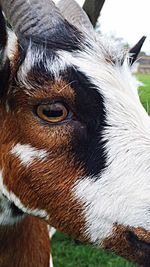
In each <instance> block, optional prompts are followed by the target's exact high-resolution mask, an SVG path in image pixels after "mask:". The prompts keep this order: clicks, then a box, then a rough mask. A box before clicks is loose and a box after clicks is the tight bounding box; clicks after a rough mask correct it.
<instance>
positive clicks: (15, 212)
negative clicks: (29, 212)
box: [10, 203, 24, 217]
mask: <svg viewBox="0 0 150 267" xmlns="http://www.w3.org/2000/svg"><path fill="white" fill-rule="evenodd" d="M10 208H11V212H12V216H13V217H18V216H23V215H24V213H23V211H22V210H20V209H19V208H18V207H17V206H16V205H15V204H14V203H11V204H10Z"/></svg>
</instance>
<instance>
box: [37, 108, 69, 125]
mask: <svg viewBox="0 0 150 267" xmlns="http://www.w3.org/2000/svg"><path fill="white" fill-rule="evenodd" d="M36 113H37V115H38V117H39V118H40V119H42V120H44V121H46V122H49V123H57V122H62V121H64V120H65V119H66V118H67V116H68V110H67V108H66V107H65V106H64V105H63V104H62V103H54V104H49V105H46V104H41V105H39V106H38V107H37V110H36Z"/></svg>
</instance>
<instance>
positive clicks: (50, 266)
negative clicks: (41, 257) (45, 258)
mask: <svg viewBox="0 0 150 267" xmlns="http://www.w3.org/2000/svg"><path fill="white" fill-rule="evenodd" d="M49 267H53V258H52V254H50V262H49Z"/></svg>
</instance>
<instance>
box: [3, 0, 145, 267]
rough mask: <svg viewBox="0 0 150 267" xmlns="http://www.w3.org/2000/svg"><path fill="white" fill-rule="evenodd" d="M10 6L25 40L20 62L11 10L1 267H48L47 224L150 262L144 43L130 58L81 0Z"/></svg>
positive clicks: (20, 40)
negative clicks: (140, 64) (140, 74)
mask: <svg viewBox="0 0 150 267" xmlns="http://www.w3.org/2000/svg"><path fill="white" fill-rule="evenodd" d="M68 3H71V4H70V6H73V9H71V10H70V9H69V4H68ZM0 5H1V9H2V10H3V12H4V14H5V16H6V18H7V19H8V21H9V22H10V24H11V25H12V29H13V31H14V32H15V34H16V36H17V42H16V44H15V45H14V48H13V56H12V54H11V56H10V55H9V53H8V51H9V38H8V40H7V30H6V26H5V20H4V17H3V14H2V12H1V13H0V22H1V23H0V25H1V28H0V35H1V38H0V45H1V50H0V51H1V54H0V59H1V60H0V81H1V87H0V123H1V129H0V198H1V202H0V208H1V217H0V218H2V219H1V221H0V222H1V227H0V238H1V246H2V242H3V241H4V240H5V239H6V236H7V240H8V242H7V245H8V246H9V249H8V248H7V246H6V247H5V246H4V253H3V252H2V253H1V252H0V253H1V254H0V258H1V259H2V261H4V262H2V264H1V266H3V267H4V266H7V267H8V266H10V262H11V267H14V266H18V267H20V266H21V267H26V266H28V267H30V266H32V267H33V266H48V264H49V263H48V261H49V254H48V253H49V252H48V251H49V243H48V242H49V241H48V228H47V224H50V225H51V226H53V227H55V228H56V229H59V230H60V231H62V232H64V233H67V234H69V235H71V236H72V237H74V238H76V239H78V240H80V241H81V242H84V243H91V244H94V245H96V246H97V247H102V248H105V249H110V250H113V251H114V252H115V253H117V254H119V255H121V256H123V257H125V258H127V259H128V260H131V261H134V262H137V263H138V264H139V265H141V266H149V265H150V233H149V231H150V215H149V213H150V212H149V207H150V182H149V171H150V170H149V161H150V152H149V150H150V137H149V131H150V119H149V117H148V115H147V113H146V111H145V110H144V108H143V107H142V105H141V103H140V101H139V97H138V93H137V86H138V84H137V81H136V80H135V78H134V77H133V76H132V74H131V64H133V63H134V61H135V59H136V56H137V54H138V50H139V48H140V47H141V45H142V42H143V40H144V38H143V39H142V40H141V41H140V42H139V43H138V44H137V46H135V47H134V49H132V51H131V52H132V54H130V53H127V52H125V51H124V49H123V48H120V47H118V46H117V45H115V44H114V43H112V42H110V41H109V40H106V39H105V38H102V37H98V36H97V35H96V33H95V32H94V30H93V28H92V26H91V24H90V22H89V20H88V18H87V16H86V15H85V14H84V12H83V11H82V9H80V8H79V6H77V5H76V3H75V2H74V1H71V0H70V1H68V0H63V1H61V3H60V4H59V9H58V8H57V7H56V6H55V5H54V3H53V2H52V1H50V0H43V1H37V0H30V1H28V0H14V1H11V0H7V1H5V0H1V1H0ZM66 7H67V8H68V9H66ZM67 10H68V11H67ZM74 10H77V12H76V14H77V15H76V16H74ZM5 229H6V231H4V230H5ZM15 229H16V230H15ZM27 229H30V230H31V237H30V239H29V231H28V230H27ZM32 231H33V232H32ZM16 232H17V233H16ZM35 232H36V233H37V235H36V238H35ZM38 234H40V236H38ZM41 235H42V238H43V239H41ZM13 236H14V238H16V239H18V241H16V242H17V243H16V244H17V245H14V241H13V239H12V240H11V238H13ZM32 239H33V240H35V242H36V243H39V245H40V246H41V247H42V249H41V251H39V246H38V247H37V248H35V250H34V251H33V253H32V248H31V246H32V245H33V243H32ZM36 239H37V240H36ZM22 240H23V241H22ZM41 240H43V243H41V242H42V241H41ZM30 242H31V244H30ZM26 243H28V246H26ZM18 244H19V245H18ZM20 244H22V250H21V252H20V251H19V249H20V246H21V245H20ZM36 249H37V250H36ZM7 250H9V251H10V254H9V253H8V251H7ZM23 250H25V252H23ZM39 252H40V253H39ZM6 253H7V258H6V257H5V255H6ZM12 254H16V255H15V260H13V257H12ZM21 254H24V255H26V257H27V259H24V257H22V258H21ZM28 254H30V255H31V258H32V260H33V261H35V263H34V262H33V261H32V260H30V258H29V257H28ZM35 254H37V255H36V257H37V259H36V257H35ZM18 255H19V256H18ZM44 258H45V259H46V260H45V261H44ZM23 260H24V262H23ZM27 260H28V262H27ZM40 260H41V262H40V264H39V263H38V262H39V261H40ZM38 264H39V265H38Z"/></svg>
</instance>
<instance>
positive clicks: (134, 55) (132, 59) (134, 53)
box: [129, 36, 146, 65]
mask: <svg viewBox="0 0 150 267" xmlns="http://www.w3.org/2000/svg"><path fill="white" fill-rule="evenodd" d="M145 39H146V36H143V37H142V38H141V39H140V40H139V41H138V42H137V44H136V45H135V46H133V47H132V48H131V49H130V50H129V54H130V59H129V63H130V65H132V64H133V63H134V62H135V60H136V59H137V57H138V54H139V53H140V51H141V48H142V46H143V44H144V41H145Z"/></svg>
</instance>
